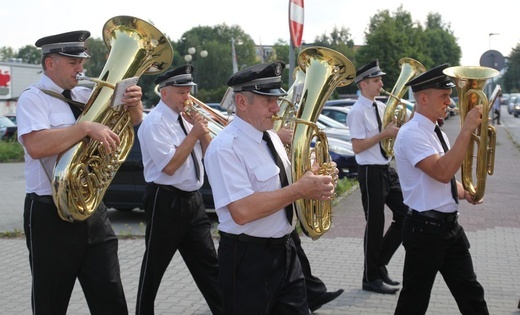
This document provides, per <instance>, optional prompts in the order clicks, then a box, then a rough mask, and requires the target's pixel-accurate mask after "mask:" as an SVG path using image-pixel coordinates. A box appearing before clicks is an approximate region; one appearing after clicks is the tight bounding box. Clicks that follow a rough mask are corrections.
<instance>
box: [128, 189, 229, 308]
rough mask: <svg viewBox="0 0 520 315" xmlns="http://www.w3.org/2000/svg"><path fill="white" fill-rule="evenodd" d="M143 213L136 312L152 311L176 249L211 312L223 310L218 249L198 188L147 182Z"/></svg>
mask: <svg viewBox="0 0 520 315" xmlns="http://www.w3.org/2000/svg"><path fill="white" fill-rule="evenodd" d="M145 213H146V233H145V241H146V250H145V253H144V257H143V262H142V266H141V275H140V278H139V288H138V292H137V306H136V314H138V315H151V314H154V302H155V298H156V296H157V291H158V290H159V286H160V284H161V280H162V277H163V276H164V273H165V271H166V269H167V268H168V265H169V264H170V262H171V260H172V258H173V255H174V254H175V253H176V252H177V250H178V251H179V252H180V254H181V256H182V258H183V260H184V262H185V263H186V266H187V267H188V269H189V271H190V273H191V275H192V277H193V279H194V280H195V283H196V285H197V287H198V288H199V290H200V292H201V293H202V295H203V296H204V298H205V299H206V302H207V303H208V306H209V308H210V310H211V312H212V313H213V314H222V293H221V289H220V287H219V284H218V260H217V252H216V250H215V245H214V243H213V239H212V237H211V222H210V220H209V217H208V215H207V213H206V210H205V208H204V203H203V200H202V195H201V194H200V192H198V191H197V192H183V191H180V190H177V189H175V188H173V187H170V188H169V189H168V188H167V187H159V186H157V185H154V184H150V185H148V186H147V190H146V194H145Z"/></svg>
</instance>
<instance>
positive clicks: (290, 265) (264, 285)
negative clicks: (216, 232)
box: [218, 233, 309, 315]
mask: <svg viewBox="0 0 520 315" xmlns="http://www.w3.org/2000/svg"><path fill="white" fill-rule="evenodd" d="M262 240H265V239H262ZM218 255H219V267H220V274H219V282H220V283H221V286H222V292H223V310H224V314H235V315H259V314H273V315H274V314H280V315H286V314H287V315H291V314H309V308H308V306H307V293H306V289H305V279H304V276H303V273H302V268H301V265H300V260H299V259H298V255H297V253H296V247H295V245H294V242H293V239H292V237H287V238H286V240H285V242H283V243H280V242H277V243H273V242H264V243H262V242H249V241H242V240H239V239H237V238H234V237H229V236H226V235H224V234H223V233H221V238H220V243H219V248H218Z"/></svg>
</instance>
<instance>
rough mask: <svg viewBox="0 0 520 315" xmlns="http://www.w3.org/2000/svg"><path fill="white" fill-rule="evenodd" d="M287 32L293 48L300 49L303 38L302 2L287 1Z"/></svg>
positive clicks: (300, 0) (301, 0)
mask: <svg viewBox="0 0 520 315" xmlns="http://www.w3.org/2000/svg"><path fill="white" fill-rule="evenodd" d="M289 31H290V33H291V41H292V43H293V45H294V47H300V45H301V44H302V38H303V0H289Z"/></svg>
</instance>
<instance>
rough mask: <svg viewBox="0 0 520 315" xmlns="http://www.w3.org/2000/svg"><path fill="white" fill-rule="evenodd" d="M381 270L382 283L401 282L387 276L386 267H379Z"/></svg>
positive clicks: (392, 283)
mask: <svg viewBox="0 0 520 315" xmlns="http://www.w3.org/2000/svg"><path fill="white" fill-rule="evenodd" d="M379 270H380V271H381V272H380V274H381V280H383V282H384V283H386V284H388V285H400V284H401V283H399V281H395V280H392V279H391V278H390V277H389V276H388V271H387V270H386V267H381V268H380V269H379Z"/></svg>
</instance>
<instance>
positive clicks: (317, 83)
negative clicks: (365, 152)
mask: <svg viewBox="0 0 520 315" xmlns="http://www.w3.org/2000/svg"><path fill="white" fill-rule="evenodd" d="M298 65H299V67H300V68H301V70H302V71H303V72H304V73H305V83H304V85H303V90H302V93H301V100H300V104H299V106H298V111H297V113H296V120H295V128H294V134H293V140H292V143H291V161H292V163H291V167H292V172H291V174H292V179H293V180H295V181H296V180H298V179H299V178H301V177H302V176H303V174H304V173H305V172H307V171H308V170H310V169H311V166H312V165H311V163H312V162H313V161H315V162H316V163H318V165H319V166H320V169H319V171H318V172H319V174H322V175H331V176H332V177H333V179H334V180H337V175H336V174H335V168H333V167H332V166H331V161H330V156H329V148H328V142H327V137H326V135H325V133H324V132H323V131H321V130H319V128H318V127H317V126H316V121H317V119H318V116H319V114H320V113H321V110H322V109H323V106H324V104H325V102H326V101H327V99H328V98H329V96H330V94H331V93H332V92H333V91H334V89H335V88H336V87H338V86H346V85H348V84H350V83H352V81H353V80H354V77H355V75H356V69H355V68H354V65H353V64H352V62H350V60H348V58H347V57H345V56H343V55H342V54H341V53H339V52H337V51H335V50H332V49H329V48H325V47H309V48H306V49H304V50H302V51H301V52H300V54H299V55H298ZM313 139H316V141H315V144H314V148H311V147H312V140H313ZM294 204H295V207H296V213H297V215H298V219H299V220H300V225H301V227H302V230H303V232H304V233H305V234H306V235H307V236H309V237H311V238H312V239H313V240H316V239H318V238H319V237H320V236H321V235H323V234H324V233H325V232H327V231H328V230H329V229H330V227H331V219H332V200H328V201H318V200H311V199H299V200H297V201H296V202H295V203H294Z"/></svg>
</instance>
